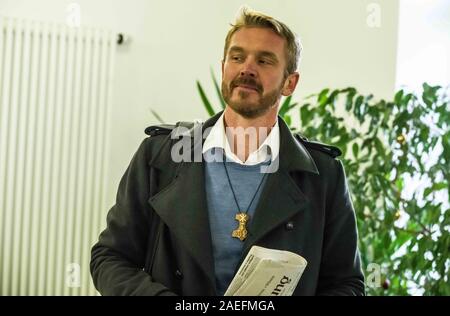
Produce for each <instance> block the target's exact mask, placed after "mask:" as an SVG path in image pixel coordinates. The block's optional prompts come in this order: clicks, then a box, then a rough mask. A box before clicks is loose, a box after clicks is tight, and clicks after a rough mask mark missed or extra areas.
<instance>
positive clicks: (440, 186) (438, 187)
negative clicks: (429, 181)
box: [423, 182, 448, 198]
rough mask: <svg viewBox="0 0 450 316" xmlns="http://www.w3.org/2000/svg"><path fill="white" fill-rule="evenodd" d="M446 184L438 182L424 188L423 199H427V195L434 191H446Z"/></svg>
mask: <svg viewBox="0 0 450 316" xmlns="http://www.w3.org/2000/svg"><path fill="white" fill-rule="evenodd" d="M447 187H448V184H447V182H438V183H433V185H432V186H431V187H429V188H426V189H425V190H424V191H423V197H424V198H426V197H428V195H430V194H431V193H433V192H435V191H439V190H443V189H447Z"/></svg>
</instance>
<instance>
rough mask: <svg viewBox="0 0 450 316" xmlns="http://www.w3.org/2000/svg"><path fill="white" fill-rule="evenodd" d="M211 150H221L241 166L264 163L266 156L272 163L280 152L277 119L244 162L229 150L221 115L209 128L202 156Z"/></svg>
mask: <svg viewBox="0 0 450 316" xmlns="http://www.w3.org/2000/svg"><path fill="white" fill-rule="evenodd" d="M212 148H221V149H223V150H224V151H225V156H226V157H227V159H228V160H231V161H233V162H236V163H239V164H241V165H248V166H251V165H257V164H260V163H262V162H265V161H266V160H267V159H268V156H270V157H271V160H272V161H274V160H275V159H276V158H277V157H278V153H279V151H280V128H279V126H278V119H277V121H276V123H275V125H274V126H273V127H272V129H271V131H270V133H269V135H267V137H266V139H265V140H264V142H263V143H262V144H261V146H259V148H258V149H257V150H255V151H254V152H252V153H250V154H249V156H248V158H247V160H246V161H245V162H244V161H242V160H241V159H239V157H238V156H236V155H235V154H234V153H233V151H232V150H231V147H230V144H229V143H228V138H227V135H226V133H225V124H224V113H222V115H221V116H220V118H219V119H218V120H217V122H216V124H214V126H213V127H212V128H211V131H210V133H209V135H208V136H207V137H206V139H205V142H204V143H203V150H202V152H203V154H204V153H205V152H207V151H208V150H210V149H212Z"/></svg>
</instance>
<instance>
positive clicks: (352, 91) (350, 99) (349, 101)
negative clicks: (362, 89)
mask: <svg viewBox="0 0 450 316" xmlns="http://www.w3.org/2000/svg"><path fill="white" fill-rule="evenodd" d="M345 90H347V91H348V93H347V100H346V102H345V109H346V110H347V111H351V109H352V106H353V97H354V96H355V94H356V89H354V88H347V89H345ZM345 90H344V91H345Z"/></svg>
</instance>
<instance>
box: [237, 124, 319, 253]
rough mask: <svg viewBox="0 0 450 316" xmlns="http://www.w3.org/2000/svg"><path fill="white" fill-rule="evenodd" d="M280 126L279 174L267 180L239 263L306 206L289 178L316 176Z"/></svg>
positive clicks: (301, 150)
mask: <svg viewBox="0 0 450 316" xmlns="http://www.w3.org/2000/svg"><path fill="white" fill-rule="evenodd" d="M278 123H279V126H280V152H279V155H278V164H279V165H278V166H279V168H278V170H277V171H276V172H273V173H271V174H270V175H269V176H268V179H267V183H266V185H265V186H264V189H263V192H262V194H261V198H260V200H259V203H258V205H257V207H256V210H255V213H254V216H253V220H252V221H251V223H250V226H249V236H248V238H247V239H246V240H245V243H244V251H243V253H242V257H241V261H242V260H243V259H244V258H245V256H246V255H247V253H248V251H249V250H250V248H251V246H253V245H255V244H256V243H257V242H258V241H259V240H260V239H261V238H263V237H264V236H265V235H266V234H268V233H269V232H270V231H271V230H273V229H274V228H276V227H277V226H279V225H281V224H283V223H284V222H286V221H287V220H288V219H289V218H292V217H293V216H294V215H295V214H297V213H298V212H302V211H304V210H305V209H306V208H307V207H308V206H309V200H308V198H307V197H306V196H305V194H304V193H303V192H302V190H301V189H300V188H299V187H298V186H297V184H296V183H295V181H294V180H293V179H292V177H291V173H293V172H297V171H300V172H309V173H314V174H319V171H318V170H317V166H316V164H315V162H314V160H313V158H312V157H311V156H310V154H309V152H308V151H307V149H306V148H305V147H304V146H303V145H302V144H301V143H300V142H298V141H297V140H296V139H295V138H294V136H293V135H292V133H291V131H290V130H289V127H288V126H287V125H286V123H285V122H284V121H283V120H282V119H281V117H279V118H278Z"/></svg>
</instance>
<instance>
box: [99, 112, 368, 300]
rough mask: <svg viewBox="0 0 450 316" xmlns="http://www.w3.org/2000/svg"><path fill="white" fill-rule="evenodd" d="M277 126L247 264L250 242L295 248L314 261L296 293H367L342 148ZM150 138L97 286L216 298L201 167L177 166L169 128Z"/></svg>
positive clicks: (120, 198) (110, 228) (110, 236)
mask: <svg viewBox="0 0 450 316" xmlns="http://www.w3.org/2000/svg"><path fill="white" fill-rule="evenodd" d="M219 115H220V113H219V114H218V115H216V116H214V117H213V118H211V119H209V120H208V121H206V123H205V124H204V125H203V129H204V128H207V127H210V126H212V125H213V124H214V123H215V122H216V121H217V119H218V118H219ZM279 126H280V155H279V157H280V160H279V169H278V171H277V172H275V173H272V174H270V175H269V176H268V178H267V183H266V185H265V186H264V189H263V192H262V194H261V199H260V201H259V203H258V205H257V208H256V210H255V214H254V216H253V219H252V221H251V222H250V223H249V227H248V231H249V235H248V237H247V239H246V240H245V241H244V248H243V249H244V251H243V253H242V256H241V259H240V262H242V260H243V259H244V258H245V256H246V254H247V252H248V251H249V250H250V248H251V246H252V245H259V246H263V247H267V248H274V249H282V250H288V251H292V252H295V253H297V254H299V255H301V256H303V257H304V258H305V259H306V260H307V262H308V265H307V267H306V269H305V271H304V273H303V275H302V277H301V279H300V282H299V284H298V286H297V288H296V290H295V292H294V295H364V276H363V273H362V271H361V267H360V258H359V253H358V247H357V240H358V238H357V229H356V222H355V213H354V210H353V205H352V202H351V199H350V195H349V191H348V187H347V182H346V177H345V172H344V169H343V166H342V163H341V162H340V161H339V160H337V159H335V158H334V156H336V152H337V151H338V150H337V149H335V148H333V147H331V146H326V145H320V144H317V143H316V144H314V143H311V142H308V141H306V140H304V139H300V138H299V139H296V138H295V137H294V135H292V133H291V132H290V130H289V128H288V127H287V126H286V124H285V123H284V121H283V120H282V119H281V118H279ZM193 130H195V128H194V129H193ZM152 134H153V135H154V136H151V137H148V138H146V139H145V140H144V141H143V142H142V144H141V146H140V147H139V149H138V150H137V152H136V154H135V155H134V157H133V159H132V161H131V163H130V165H129V167H128V169H127V170H126V172H125V174H124V176H123V178H122V180H121V182H120V185H119V190H118V194H117V201H116V204H115V205H114V206H113V207H112V208H111V210H110V211H109V213H108V216H107V228H106V229H105V230H104V231H103V232H102V233H101V235H100V237H99V241H98V242H97V243H96V244H95V245H94V247H93V248H92V258H91V274H92V278H93V281H94V284H95V286H96V288H97V289H98V291H99V292H100V293H101V294H103V295H173V294H178V295H216V290H215V275H214V259H213V253H212V243H211V233H210V228H209V220H208V210H207V205H206V197H205V188H204V174H203V163H201V162H181V163H176V162H174V161H172V159H171V156H170V152H171V148H172V146H173V144H174V143H175V142H176V140H172V139H171V136H169V135H167V133H166V132H165V130H164V129H163V128H159V129H153V130H152ZM201 143H202V142H199V141H197V142H193V147H194V146H201ZM239 265H240V263H239V264H238V266H237V267H236V271H237V268H238V267H239Z"/></svg>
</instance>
